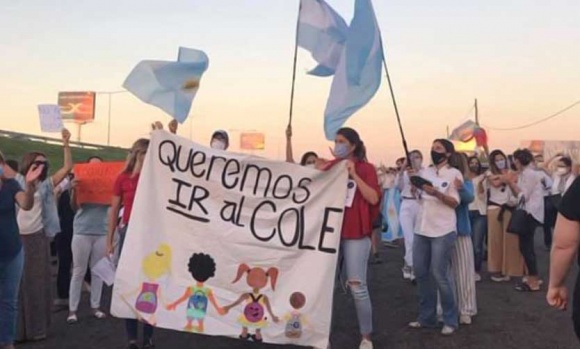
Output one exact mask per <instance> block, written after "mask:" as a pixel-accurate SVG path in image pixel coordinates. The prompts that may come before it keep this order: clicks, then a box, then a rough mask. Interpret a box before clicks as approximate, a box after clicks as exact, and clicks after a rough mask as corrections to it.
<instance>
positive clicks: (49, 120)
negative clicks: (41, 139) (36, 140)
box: [38, 104, 64, 133]
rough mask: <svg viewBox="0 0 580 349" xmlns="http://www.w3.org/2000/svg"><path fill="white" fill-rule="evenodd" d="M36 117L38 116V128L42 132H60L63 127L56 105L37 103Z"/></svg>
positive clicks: (58, 108)
mask: <svg viewBox="0 0 580 349" xmlns="http://www.w3.org/2000/svg"><path fill="white" fill-rule="evenodd" d="M38 117H39V118H40V130H41V131H42V132H51V133H52V132H60V131H62V129H63V128H64V126H63V124H62V116H61V115H60V107H59V106H58V105H53V104H40V105H38Z"/></svg>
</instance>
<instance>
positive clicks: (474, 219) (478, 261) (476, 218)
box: [469, 211, 487, 273]
mask: <svg viewBox="0 0 580 349" xmlns="http://www.w3.org/2000/svg"><path fill="white" fill-rule="evenodd" d="M469 221H470V222H471V230H472V234H471V240H472V241H473V258H474V265H475V272H477V273H480V272H481V265H482V264H483V254H484V253H483V248H484V242H485V236H486V234H487V216H484V215H482V214H481V213H479V211H469Z"/></svg>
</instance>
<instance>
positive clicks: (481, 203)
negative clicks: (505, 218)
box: [469, 174, 487, 216]
mask: <svg viewBox="0 0 580 349" xmlns="http://www.w3.org/2000/svg"><path fill="white" fill-rule="evenodd" d="M472 182H473V189H474V195H475V198H474V200H473V202H472V203H470V204H469V210H470V211H478V212H479V214H480V215H483V216H485V215H486V214H487V181H486V180H485V175H483V174H481V175H479V176H477V177H474V178H473V180H472ZM480 183H482V185H483V193H480V192H479V184H480Z"/></svg>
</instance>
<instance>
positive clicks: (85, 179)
mask: <svg viewBox="0 0 580 349" xmlns="http://www.w3.org/2000/svg"><path fill="white" fill-rule="evenodd" d="M124 166H125V163H123V162H100V163H92V164H77V165H75V167H74V174H75V178H76V180H77V187H76V198H77V203H78V204H84V203H91V204H103V205H109V204H110V203H111V199H112V198H113V186H114V184H115V180H116V179H117V176H119V174H120V173H121V171H122V170H123V168H124Z"/></svg>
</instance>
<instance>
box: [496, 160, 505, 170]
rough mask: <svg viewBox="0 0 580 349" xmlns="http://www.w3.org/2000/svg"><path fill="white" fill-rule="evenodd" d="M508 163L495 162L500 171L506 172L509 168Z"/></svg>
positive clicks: (502, 161) (503, 161)
mask: <svg viewBox="0 0 580 349" xmlns="http://www.w3.org/2000/svg"><path fill="white" fill-rule="evenodd" d="M506 165H507V163H506V161H505V160H497V161H496V162H495V166H497V168H498V169H500V170H505V169H506V168H507V166H506Z"/></svg>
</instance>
